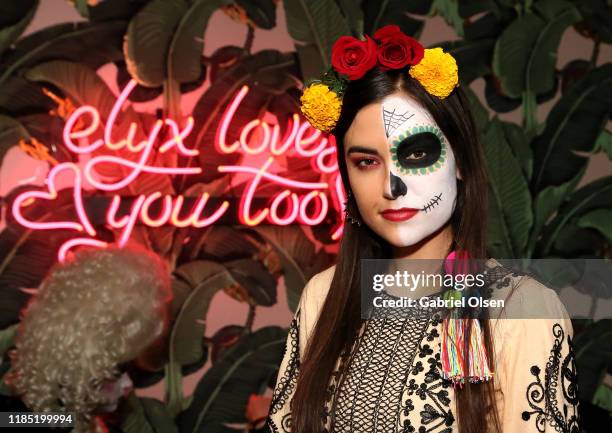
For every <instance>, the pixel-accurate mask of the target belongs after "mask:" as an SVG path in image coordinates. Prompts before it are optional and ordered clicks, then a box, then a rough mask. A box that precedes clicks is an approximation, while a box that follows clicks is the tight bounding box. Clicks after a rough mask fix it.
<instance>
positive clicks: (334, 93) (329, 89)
mask: <svg viewBox="0 0 612 433" xmlns="http://www.w3.org/2000/svg"><path fill="white" fill-rule="evenodd" d="M374 39H376V40H377V41H379V42H380V44H378V43H377V42H376V41H375V40H374ZM374 39H372V38H370V37H369V36H368V35H365V40H363V41H362V40H359V39H356V38H354V37H351V36H341V37H339V38H338V40H337V41H336V42H335V43H334V46H333V47H332V59H331V63H332V66H331V67H330V68H329V69H328V70H327V71H326V72H325V73H324V74H323V77H322V78H321V79H309V80H307V81H306V83H305V88H304V92H303V93H302V96H301V98H300V102H301V111H302V113H303V114H304V116H305V117H306V118H307V119H308V121H309V122H310V124H311V125H312V126H314V127H315V128H317V129H318V130H320V131H323V132H331V131H332V130H333V129H334V127H335V126H336V122H337V121H338V118H339V117H340V109H341V107H342V97H343V95H344V91H345V90H346V86H347V84H348V82H349V81H353V80H358V79H360V78H361V77H363V76H364V75H365V73H366V72H368V71H369V70H370V69H372V68H373V67H375V66H378V67H379V69H380V70H382V71H386V70H389V69H402V68H404V67H406V66H410V69H409V71H408V73H409V74H410V76H411V77H412V78H414V79H416V80H418V81H419V83H421V85H422V86H423V87H424V88H425V90H427V91H428V92H429V93H430V94H432V95H435V96H437V97H438V98H440V99H444V98H446V97H447V96H448V95H449V94H450V93H451V92H452V91H453V89H454V88H455V87H456V86H458V85H459V76H458V70H457V62H456V61H455V58H454V57H453V56H452V55H450V54H449V53H445V52H444V51H443V50H442V48H439V47H437V48H427V49H424V48H423V46H422V45H421V44H420V43H419V42H418V41H417V40H416V39H414V38H412V37H410V36H408V35H406V34H404V33H403V32H402V31H401V30H400V28H399V26H397V25H387V26H384V27H381V28H380V29H378V30H377V31H376V33H374Z"/></svg>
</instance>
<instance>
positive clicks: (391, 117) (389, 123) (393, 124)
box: [383, 108, 414, 137]
mask: <svg viewBox="0 0 612 433" xmlns="http://www.w3.org/2000/svg"><path fill="white" fill-rule="evenodd" d="M407 113H408V112H406V113H404V114H396V113H395V108H394V109H393V111H390V110H385V109H384V108H383V122H384V124H385V134H386V135H387V137H389V135H391V133H392V132H393V131H395V130H396V129H397V128H398V127H399V126H400V125H401V124H402V123H404V122H405V121H406V120H408V119H410V118H411V117H412V116H414V113H412V114H411V115H410V116H407V115H406V114H407Z"/></svg>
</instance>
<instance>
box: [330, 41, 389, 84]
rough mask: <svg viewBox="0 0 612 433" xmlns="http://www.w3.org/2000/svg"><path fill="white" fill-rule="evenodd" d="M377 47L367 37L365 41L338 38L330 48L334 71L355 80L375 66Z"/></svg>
mask: <svg viewBox="0 0 612 433" xmlns="http://www.w3.org/2000/svg"><path fill="white" fill-rule="evenodd" d="M377 49H378V46H377V45H376V42H374V40H373V39H372V38H370V37H369V36H368V35H366V40H365V41H360V40H359V39H355V38H354V37H352V36H340V37H339V38H338V40H337V41H336V43H334V46H333V47H332V66H333V67H334V69H335V70H336V71H338V72H339V73H341V74H345V75H346V76H348V78H349V80H357V79H359V78H361V77H363V76H364V75H365V73H366V72H367V71H369V70H370V69H372V68H373V67H374V66H375V65H376V56H377Z"/></svg>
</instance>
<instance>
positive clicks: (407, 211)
mask: <svg viewBox="0 0 612 433" xmlns="http://www.w3.org/2000/svg"><path fill="white" fill-rule="evenodd" d="M418 211H419V210H418V209H414V208H409V207H403V208H401V209H386V210H384V211H382V212H381V215H382V216H383V217H384V218H385V219H387V220H389V221H394V222H399V221H406V220H408V219H410V218H412V217H413V216H415V215H416V214H417V212H418Z"/></svg>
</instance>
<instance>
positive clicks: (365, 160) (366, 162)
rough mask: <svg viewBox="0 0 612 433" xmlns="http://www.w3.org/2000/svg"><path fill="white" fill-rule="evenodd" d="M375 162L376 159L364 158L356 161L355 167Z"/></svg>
mask: <svg viewBox="0 0 612 433" xmlns="http://www.w3.org/2000/svg"><path fill="white" fill-rule="evenodd" d="M374 163H376V160H374V159H371V158H364V159H360V160H359V161H357V167H367V166H370V165H373V164H374Z"/></svg>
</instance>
